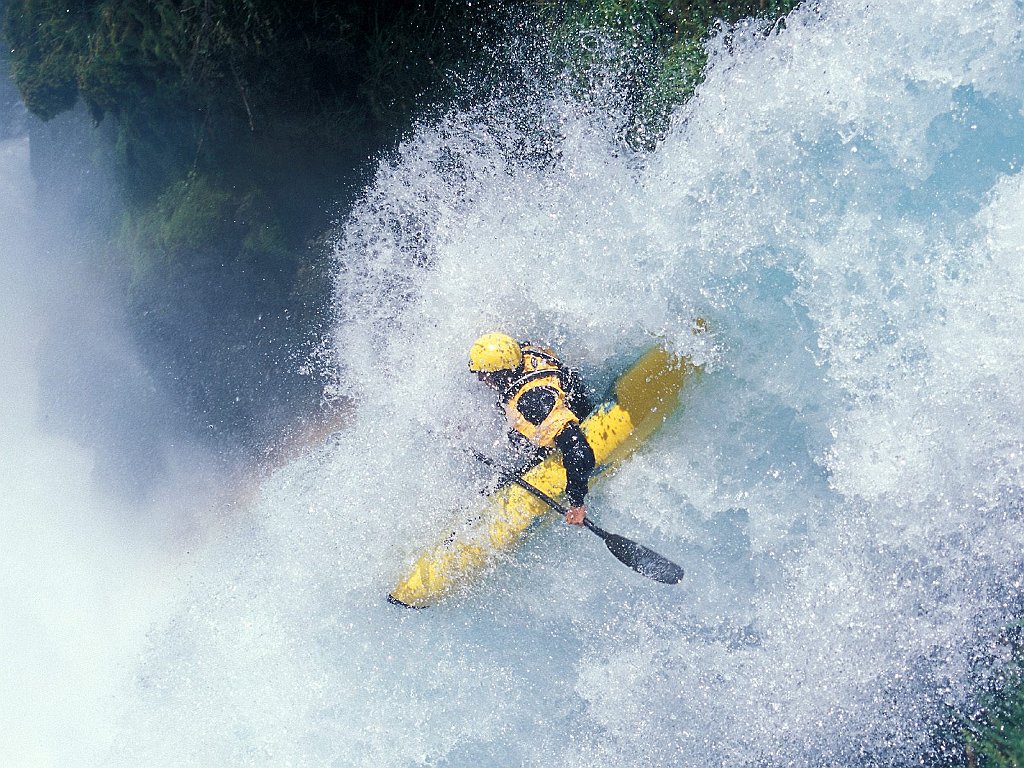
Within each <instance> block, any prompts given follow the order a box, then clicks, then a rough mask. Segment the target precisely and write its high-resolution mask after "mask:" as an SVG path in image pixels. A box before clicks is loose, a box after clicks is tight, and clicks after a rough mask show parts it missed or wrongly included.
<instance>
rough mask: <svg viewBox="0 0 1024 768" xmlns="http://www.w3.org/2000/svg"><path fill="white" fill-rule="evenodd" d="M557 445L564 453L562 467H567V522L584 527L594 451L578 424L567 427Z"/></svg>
mask: <svg viewBox="0 0 1024 768" xmlns="http://www.w3.org/2000/svg"><path fill="white" fill-rule="evenodd" d="M555 445H556V446H557V448H558V450H559V451H561V452H562V465H563V466H564V467H565V496H566V499H567V500H568V501H569V511H568V512H567V513H566V515H565V522H567V523H569V524H570V525H582V523H583V517H584V516H585V515H586V513H587V510H586V508H585V507H584V506H583V500H584V499H585V498H586V496H587V490H588V485H587V481H588V480H589V479H590V473H591V472H593V470H594V451H593V449H592V448H591V447H590V443H588V442H587V436H586V435H585V434H583V430H582V429H581V428H580V425H579V424H578V423H577V422H571V423H569V424H566V425H565V428H564V429H563V430H562V431H561V432H559V433H558V436H557V437H556V438H555Z"/></svg>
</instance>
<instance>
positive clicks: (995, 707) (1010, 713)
mask: <svg viewBox="0 0 1024 768" xmlns="http://www.w3.org/2000/svg"><path fill="white" fill-rule="evenodd" d="M1014 630H1015V632H1016V633H1019V632H1020V626H1017V627H1015V628H1014ZM964 736H965V738H964V742H965V747H966V759H965V761H964V764H966V765H968V766H971V767H972V768H1021V766H1024V648H1022V647H1021V646H1020V645H1017V646H1016V647H1015V649H1014V657H1013V660H1012V661H1011V662H1010V663H1009V664H1007V666H1006V667H1005V669H1004V672H1003V676H1002V678H1001V679H1000V680H999V681H998V685H997V686H996V687H995V689H994V690H992V691H991V692H989V693H987V694H986V695H985V696H984V697H983V699H982V701H981V707H980V712H979V713H978V714H977V715H975V716H974V717H973V718H971V719H969V720H965V721H964Z"/></svg>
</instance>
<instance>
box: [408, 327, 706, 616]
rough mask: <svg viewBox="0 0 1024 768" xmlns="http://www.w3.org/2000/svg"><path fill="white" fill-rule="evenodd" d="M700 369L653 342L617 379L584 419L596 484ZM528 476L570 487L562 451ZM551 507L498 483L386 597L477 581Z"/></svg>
mask: <svg viewBox="0 0 1024 768" xmlns="http://www.w3.org/2000/svg"><path fill="white" fill-rule="evenodd" d="M699 370H700V369H699V368H698V367H697V366H696V365H694V364H693V363H692V362H691V361H689V360H688V359H686V358H680V357H676V356H674V355H672V354H671V353H669V352H667V351H666V350H664V349H662V348H660V347H654V348H652V349H650V350H648V351H647V353H646V354H645V355H644V356H643V357H641V358H640V359H639V360H638V361H637V362H636V363H635V364H634V365H633V366H632V367H631V368H630V369H629V370H628V371H626V373H624V374H623V375H622V376H621V377H620V378H619V379H618V381H616V383H615V387H614V390H613V395H612V397H611V398H610V399H609V400H607V401H606V402H604V403H602V404H601V405H599V406H598V407H597V408H595V409H594V411H593V412H592V413H591V414H590V415H589V416H588V417H587V418H586V419H584V420H583V422H582V423H581V425H580V426H581V427H582V428H583V431H584V432H585V433H586V435H587V441H588V442H589V443H590V446H591V448H593V450H594V459H595V461H596V463H597V467H596V468H595V470H594V472H593V474H592V476H591V480H590V483H591V485H593V484H594V482H595V481H596V480H597V479H599V478H600V477H602V476H603V475H605V474H607V472H608V470H609V469H611V468H613V467H615V466H616V465H618V464H620V463H621V462H622V461H623V460H624V459H625V458H626V457H628V456H629V455H630V454H631V453H633V451H634V450H636V448H637V447H638V446H640V445H641V444H642V443H643V442H644V441H645V440H647V438H649V437H650V436H651V435H652V434H653V433H654V432H655V430H657V429H658V427H660V426H661V425H662V423H664V421H665V419H667V418H668V417H669V415H671V414H672V413H673V412H674V411H675V410H676V408H677V407H678V406H679V393H680V391H681V390H682V388H683V386H684V385H685V384H686V383H687V381H688V380H690V379H691V378H692V377H693V376H694V375H696V374H697V373H698V372H699ZM523 480H525V481H526V482H528V483H529V484H530V485H532V486H534V487H535V488H537V489H538V490H540V491H541V492H543V493H545V494H547V495H548V496H550V497H552V498H554V499H560V498H561V497H562V496H563V494H564V492H565V469H564V468H563V467H562V458H561V455H559V454H558V453H557V452H555V453H554V454H552V455H550V456H548V457H547V458H545V459H544V461H542V462H541V463H540V464H538V465H537V466H535V467H533V468H531V469H530V470H529V471H527V472H526V473H524V474H523ZM552 514H554V513H553V512H552V510H551V508H550V507H549V506H548V505H547V504H545V503H544V502H543V501H541V500H540V499H538V498H537V497H536V496H534V495H533V494H531V493H529V492H528V491H526V490H524V489H523V488H521V487H519V486H518V485H515V484H514V483H509V484H507V485H504V486H502V487H500V488H498V489H497V490H496V491H494V492H493V493H492V494H491V495H490V496H488V497H487V499H486V501H484V502H483V508H482V509H481V510H480V511H479V514H478V516H475V517H474V518H473V519H472V520H469V521H466V522H465V523H464V524H462V525H460V526H458V527H457V528H456V530H454V531H451V532H450V533H449V534H448V535H447V536H446V537H445V539H444V540H443V541H442V542H440V543H439V544H438V545H436V546H434V547H432V548H430V549H429V550H427V551H426V552H424V553H423V554H422V555H421V556H420V557H419V558H418V559H417V560H416V562H415V563H414V564H413V566H412V568H411V569H410V571H409V573H408V574H407V575H406V576H405V577H403V578H402V580H401V581H400V582H399V583H398V585H397V586H396V587H395V588H394V589H393V590H392V591H391V594H390V595H388V601H389V602H391V603H396V604H398V605H404V606H407V607H410V608H425V607H427V606H429V605H434V604H435V603H437V602H438V601H440V600H442V599H443V598H445V597H447V596H449V595H451V594H453V593H455V592H457V591H459V590H460V589H464V588H466V587H467V586H469V585H471V584H473V583H476V582H478V581H479V580H480V578H481V576H482V575H483V574H484V573H485V572H486V571H487V570H488V568H489V566H491V565H492V564H493V562H494V561H495V559H496V558H497V557H498V556H499V555H500V554H501V553H503V552H509V551H510V550H512V549H513V548H514V547H515V546H516V545H517V544H518V543H519V541H520V540H521V539H522V537H523V535H524V534H525V533H526V531H527V529H529V528H530V526H532V525H533V524H534V523H536V522H537V521H538V520H540V519H542V518H546V517H548V516H550V515H552Z"/></svg>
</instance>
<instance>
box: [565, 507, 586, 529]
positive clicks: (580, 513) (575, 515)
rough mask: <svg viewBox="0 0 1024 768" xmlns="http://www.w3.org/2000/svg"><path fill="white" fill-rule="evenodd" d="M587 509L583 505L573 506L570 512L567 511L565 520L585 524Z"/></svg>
mask: <svg viewBox="0 0 1024 768" xmlns="http://www.w3.org/2000/svg"><path fill="white" fill-rule="evenodd" d="M586 515H587V510H586V508H585V507H583V506H579V507H571V508H570V509H569V511H568V512H566V513H565V522H567V523H568V524H569V525H583V518H584V517H586Z"/></svg>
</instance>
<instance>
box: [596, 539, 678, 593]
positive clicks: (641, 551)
mask: <svg viewBox="0 0 1024 768" xmlns="http://www.w3.org/2000/svg"><path fill="white" fill-rule="evenodd" d="M602 533H605V535H604V536H603V537H602V538H603V539H604V543H605V546H607V547H608V551H609V552H611V553H612V554H613V555H615V556H616V557H617V558H619V560H620V561H621V562H622V563H625V564H626V565H628V566H629V567H630V568H632V569H633V570H634V571H636V572H637V573H639V574H640V575H642V576H646V577H647V578H649V579H654V580H655V581H660V582H661V583H662V584H678V583H679V582H680V581H682V579H683V569H682V568H681V567H680V566H678V565H676V564H675V563H673V562H672V561H671V560H669V559H668V558H665V557H662V556H661V555H659V554H658V553H657V552H655V551H654V550H652V549H648V548H647V547H645V546H644V545H643V544H637V543H636V542H635V541H632V540H631V539H627V538H626V537H624V536H619V535H617V534H614V533H607V532H602Z"/></svg>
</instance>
